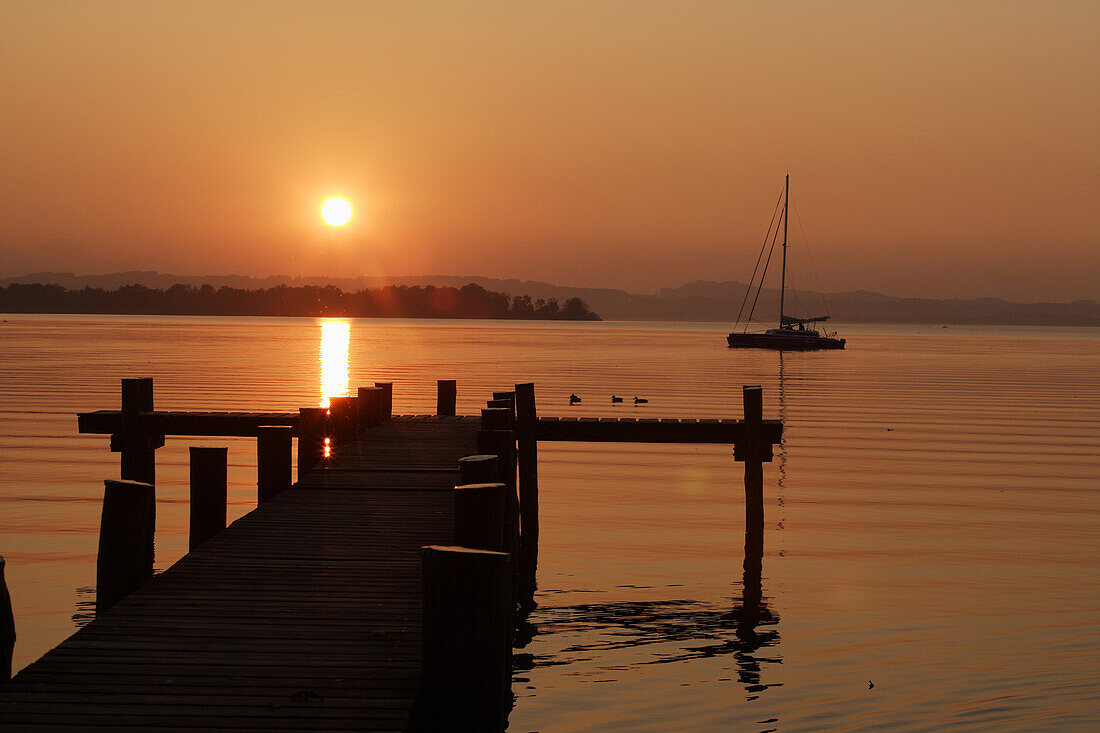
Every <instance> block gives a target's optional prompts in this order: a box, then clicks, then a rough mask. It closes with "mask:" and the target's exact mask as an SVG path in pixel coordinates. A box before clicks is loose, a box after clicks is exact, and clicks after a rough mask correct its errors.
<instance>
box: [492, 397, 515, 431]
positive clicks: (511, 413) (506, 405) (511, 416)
mask: <svg viewBox="0 0 1100 733" xmlns="http://www.w3.org/2000/svg"><path fill="white" fill-rule="evenodd" d="M485 406H486V407H487V408H489V409H490V410H494V409H496V410H499V409H503V410H507V411H508V412H507V419H506V420H505V421H504V423H503V424H504V425H505V426H506V427H505V428H503V429H504V430H512V431H514V430H515V429H516V413H515V404H514V403H513V402H512V401H511V400H488V401H487V402H486V403H485Z"/></svg>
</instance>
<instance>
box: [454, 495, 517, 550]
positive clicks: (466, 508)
mask: <svg viewBox="0 0 1100 733" xmlns="http://www.w3.org/2000/svg"><path fill="white" fill-rule="evenodd" d="M505 490H506V489H505V486H504V484H501V483H481V484H463V485H461V486H456V487H455V490H454V499H455V506H454V517H455V526H454V543H455V545H456V546H459V547H472V548H473V549H475V550H493V551H496V552H502V551H504V549H505V548H504V512H505V501H504V492H505Z"/></svg>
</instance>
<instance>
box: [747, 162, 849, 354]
mask: <svg viewBox="0 0 1100 733" xmlns="http://www.w3.org/2000/svg"><path fill="white" fill-rule="evenodd" d="M790 199H791V176H790V174H787V178H786V181H785V183H784V186H783V274H782V279H781V281H780V283H781V284H780V289H779V328H769V329H768V330H767V331H764V332H763V333H749V332H747V331H742V332H736V331H734V332H731V333H730V334H729V336H727V337H726V341H727V343H729V346H730V348H731V349H782V350H792V351H813V350H817V349H843V348H844V339H842V338H837V337H836V334H835V333H832V334H830V333H822V332H820V331H818V330H817V329H815V328H814V327H813V325H812V324H814V323H824V322H825V321H827V320H829V316H814V317H812V318H796V317H794V316H788V315H787V314H786V313H784V312H783V310H784V305H785V304H786V295H787V217H788V213H789V211H790ZM770 233H771V231H770V228H769V234H770ZM774 242H775V240H774V238H773V239H772V243H773V245H774ZM764 245H765V246H767V238H765V240H764ZM761 255H763V252H761ZM769 257H770V253H769ZM764 271H765V273H766V272H767V263H765V266H764ZM755 277H756V275H755V273H753V278H755ZM763 286H764V276H763V275H761V276H760V283H759V284H758V285H757V286H756V297H757V298H759V297H760V289H761V288H762V287H763ZM750 288H751V285H750ZM745 298H746V301H747V299H748V293H746V294H745ZM755 303H756V301H755V300H754V301H753V306H754V308H755ZM743 308H744V305H742V309H743ZM749 317H750V318H751V317H752V313H751V312H750V314H749ZM738 318H739V319H740V316H738Z"/></svg>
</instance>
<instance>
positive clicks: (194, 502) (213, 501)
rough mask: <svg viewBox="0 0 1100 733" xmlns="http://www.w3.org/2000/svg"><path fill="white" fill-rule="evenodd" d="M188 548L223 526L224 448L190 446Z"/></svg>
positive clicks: (227, 454) (200, 542)
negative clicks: (189, 528)
mask: <svg viewBox="0 0 1100 733" xmlns="http://www.w3.org/2000/svg"><path fill="white" fill-rule="evenodd" d="M190 453H191V534H190V538H189V540H188V543H187V550H188V552H190V551H191V550H194V549H195V548H196V547H198V546H199V545H201V544H202V543H203V542H206V541H207V540H208V539H210V538H211V537H213V536H214V535H216V534H217V533H218V532H221V531H222V530H223V529H225V518H226V517H225V513H226V509H225V504H226V483H227V480H226V474H227V464H228V461H229V449H228V448H205V447H203V448H200V447H198V446H191V448H190Z"/></svg>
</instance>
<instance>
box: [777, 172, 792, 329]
mask: <svg viewBox="0 0 1100 733" xmlns="http://www.w3.org/2000/svg"><path fill="white" fill-rule="evenodd" d="M790 203H791V174H790V173H788V174H787V180H786V183H785V184H784V188H783V277H782V280H780V285H779V327H780V328H783V301H784V299H785V296H786V295H787V219H788V217H789V215H790V214H789V209H788V207H789V206H790Z"/></svg>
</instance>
